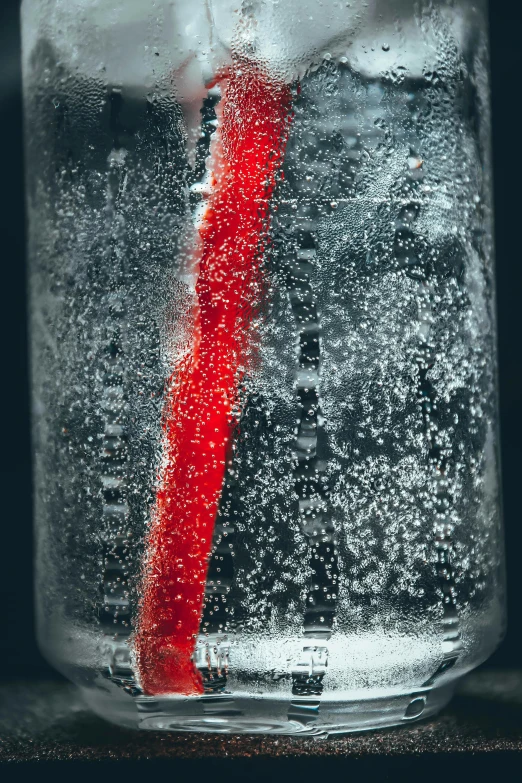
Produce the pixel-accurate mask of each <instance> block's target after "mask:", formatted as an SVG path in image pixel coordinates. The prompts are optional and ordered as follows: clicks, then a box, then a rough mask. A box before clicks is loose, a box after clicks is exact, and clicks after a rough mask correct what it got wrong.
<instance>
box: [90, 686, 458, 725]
mask: <svg viewBox="0 0 522 783" xmlns="http://www.w3.org/2000/svg"><path fill="white" fill-rule="evenodd" d="M455 685H456V682H451V683H449V684H447V685H443V686H439V687H436V688H430V689H418V690H413V691H412V692H410V693H407V694H404V693H403V694H399V695H397V694H394V695H390V696H384V697H380V698H371V699H364V700H362V699H361V700H347V699H342V700H341V699H336V700H332V699H327V698H324V697H314V696H311V697H296V698H293V699H291V700H286V699H280V698H279V699H274V698H270V697H269V698H266V697H263V696H259V697H253V696H250V697H246V696H235V695H232V694H226V693H222V694H217V695H212V696H210V695H209V696H201V697H180V696H162V697H152V696H139V697H136V698H134V699H131V698H128V699H125V701H124V700H119V699H117V700H112V699H109V698H107V696H106V695H105V694H102V693H100V692H99V691H95V690H91V689H89V690H87V689H82V690H83V691H84V695H85V697H86V699H87V702H88V704H89V706H90V707H91V708H92V709H93V710H94V711H95V712H96V713H97V714H98V715H100V716H102V717H104V718H105V719H106V720H110V721H111V722H113V723H117V724H119V725H120V726H122V725H123V726H126V727H128V728H130V727H132V728H137V729H140V730H145V731H172V732H203V733H212V734H278V735H291V736H303V737H311V736H313V737H323V738H325V737H328V736H334V735H335V736H338V735H341V734H348V733H350V732H357V731H369V730H372V729H382V728H387V727H390V726H397V725H400V724H408V723H412V722H414V721H418V720H424V719H426V718H430V717H433V716H434V715H436V714H437V713H438V712H439V711H440V710H441V709H442V708H443V707H445V706H446V705H447V704H448V702H449V701H450V699H451V697H452V695H453V692H454V690H455Z"/></svg>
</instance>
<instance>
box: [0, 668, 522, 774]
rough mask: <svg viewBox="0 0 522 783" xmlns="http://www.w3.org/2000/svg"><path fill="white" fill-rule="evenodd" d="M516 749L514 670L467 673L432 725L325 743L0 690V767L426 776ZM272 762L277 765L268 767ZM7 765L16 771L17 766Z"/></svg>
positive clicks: (23, 687)
mask: <svg viewBox="0 0 522 783" xmlns="http://www.w3.org/2000/svg"><path fill="white" fill-rule="evenodd" d="M521 751H522V671H520V670H504V671H495V670H488V669H485V670H482V671H478V672H474V673H472V674H470V675H469V676H468V677H467V678H465V679H464V680H463V682H462V684H461V686H460V687H459V689H458V692H457V695H456V696H455V698H454V699H453V701H452V702H451V704H450V706H448V707H447V708H446V709H445V710H444V711H443V712H442V713H441V714H440V715H439V716H438V717H437V718H435V719H432V720H429V721H426V722H420V723H417V724H411V725H409V726H401V727H398V728H394V729H387V730H381V731H374V732H366V733H359V734H350V735H346V736H344V737H335V738H332V739H327V740H325V739H313V738H308V739H305V738H294V737H281V736H279V737H276V736H274V737H268V736H262V735H251V736H233V735H232V736H229V735H227V736H223V735H216V734H214V735H212V734H208V735H207V734H205V735H203V734H182V733H179V734H175V733H167V732H159V731H154V732H153V731H142V732H139V731H132V730H126V729H121V728H119V727H117V726H113V725H112V724H109V723H107V722H105V721H104V720H102V719H101V718H99V717H97V716H96V715H94V714H93V713H91V712H90V711H89V710H88V708H87V707H86V706H85V704H84V702H83V701H82V698H81V695H80V694H79V692H78V691H77V690H76V689H75V688H74V686H72V685H69V684H68V683H66V682H62V681H47V682H41V681H40V682H39V681H28V682H8V683H7V682H5V683H3V684H2V683H0V762H19V763H24V762H25V763H26V764H34V763H35V762H38V764H39V765H40V766H41V764H42V762H54V763H55V765H56V766H58V763H59V766H61V767H68V768H69V769H70V767H71V763H72V764H73V765H74V763H81V764H84V765H85V764H86V763H90V762H93V761H96V762H104V763H107V762H113V765H114V762H115V761H117V762H118V764H119V765H120V766H121V765H122V764H123V765H125V763H126V762H127V763H128V762H132V765H133V768H135V767H136V764H138V765H139V764H142V763H143V762H147V763H148V764H149V765H150V763H151V762H152V763H157V762H163V763H165V762H172V760H176V763H177V765H178V766H177V769H185V768H186V769H187V770H188V771H190V770H191V769H192V770H194V771H196V768H197V765H198V764H199V765H201V763H202V762H207V769H208V762H209V760H212V764H213V765H214V766H213V769H214V770H216V771H217V770H218V768H219V764H220V761H221V762H224V764H222V765H221V766H222V767H223V769H224V770H225V771H226V770H228V773H230V771H232V772H233V771H234V770H239V769H240V768H241V771H242V774H243V775H246V776H247V778H249V779H250V780H253V779H261V778H260V777H257V775H260V776H261V777H262V778H263V779H266V777H269V778H270V777H271V778H272V779H273V774H272V772H271V771H270V770H271V769H272V770H273V769H277V770H279V772H281V770H282V769H283V768H284V764H285V763H286V764H287V765H288V763H291V767H290V768H291V769H294V770H297V768H298V767H299V765H301V766H300V769H302V770H304V769H306V771H308V772H310V773H311V772H312V771H313V769H314V764H315V765H317V762H318V761H320V762H321V763H320V769H322V770H325V771H328V769H330V768H331V769H332V770H334V767H332V763H334V762H337V763H339V761H340V760H342V761H343V762H344V763H345V766H344V767H343V768H344V769H346V763H347V762H349V761H354V760H359V761H361V760H362V761H364V760H366V761H373V762H374V763H375V762H378V760H379V759H381V761H382V759H386V761H387V769H389V768H390V767H389V765H390V763H391V764H393V761H394V760H399V761H400V760H401V759H402V761H405V760H409V762H411V761H412V760H415V759H419V758H423V759H426V758H429V759H431V761H432V763H433V764H434V765H435V766H434V767H433V769H435V767H436V766H437V763H439V766H440V762H441V761H442V760H444V759H446V761H447V759H448V758H453V759H456V760H457V763H461V762H462V760H463V758H466V759H468V761H469V759H473V760H474V763H476V762H477V761H478V762H479V763H480V764H481V765H482V764H483V763H484V762H487V761H488V760H489V761H491V759H492V758H493V757H494V758H495V759H496V762H495V763H497V762H498V759H505V758H506V757H508V756H509V757H511V758H513V756H514V755H516V756H517V757H518V754H520V752H521ZM275 760H277V762H278V763H277V765H276V766H274V764H273V763H272V767H270V764H268V766H267V762H270V761H272V762H274V761H275ZM521 761H522V759H521ZM180 763H181V767H180V766H179V765H180ZM216 763H217V766H215V764H216ZM325 763H326V766H325ZM227 764H228V767H227ZM263 764H264V765H265V766H264V767H263ZM281 764H283V766H281ZM292 764H293V766H292ZM304 764H306V767H305V766H304ZM328 764H330V767H329V766H328ZM245 765H246V766H245ZM296 765H297V766H296ZM11 766H12V765H11ZM14 766H15V767H17V768H18V769H19V765H18V764H16V763H15V764H14ZM101 766H103V764H102V765H101ZM101 766H100V765H98V768H99V769H100V770H101ZM91 768H92V764H91ZM495 768H497V767H495ZM4 769H5V767H4ZM427 769H428V770H429V769H430V767H429V766H428V767H427ZM468 769H469V767H468ZM521 770H522V764H521ZM228 773H227V779H230V774H228ZM521 776H522V775H521ZM385 777H386V778H387V777H388V776H387V775H386V776H385ZM232 778H234V775H232ZM215 779H216V778H215V775H213V780H215ZM379 779H381V778H379ZM423 779H426V775H425V774H423Z"/></svg>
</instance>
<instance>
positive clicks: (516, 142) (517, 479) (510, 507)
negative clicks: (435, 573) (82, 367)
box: [0, 0, 522, 679]
mask: <svg viewBox="0 0 522 783" xmlns="http://www.w3.org/2000/svg"><path fill="white" fill-rule="evenodd" d="M19 5H20V0H0V199H1V209H0V226H1V231H0V243H1V244H0V247H1V248H2V261H1V264H2V270H3V271H2V273H1V274H2V277H1V278H0V280H3V283H2V284H1V288H0V395H1V400H0V432H1V433H2V436H3V438H2V445H1V448H0V513H1V514H2V533H1V536H0V677H2V676H3V677H7V678H13V679H14V678H19V677H24V678H28V677H38V676H58V675H54V674H53V672H52V670H51V669H50V667H49V666H48V665H47V664H46V663H45V661H44V660H43V658H42V657H41V656H40V654H39V652H38V650H37V647H36V644H35V640H34V631H33V625H34V619H33V602H32V591H33V579H32V556H33V550H32V522H31V458H30V432H29V395H28V372H27V331H26V298H25V297H26V294H25V274H26V272H25V236H24V196H23V145H22V117H21V108H22V107H21V95H20V89H21V85H20V67H19V50H20V43H19V35H20V33H19V19H18V16H19ZM490 22H491V64H492V100H493V162H494V172H495V210H496V252H497V281H498V321H499V356H500V403H501V428H502V460H503V488H504V519H505V527H506V553H507V569H508V635H507V638H506V640H505V641H504V643H503V645H502V646H501V647H500V649H499V650H498V651H497V652H496V653H495V655H494V656H493V658H492V659H490V661H489V662H488V664H486V665H488V666H497V667H519V666H520V665H521V664H522V656H521V654H520V644H521V642H522V607H521V601H520V598H519V596H520V595H521V594H522V582H521V581H519V578H520V577H521V573H520V572H521V569H522V562H521V557H520V555H521V552H522V525H521V524H520V519H519V497H520V495H521V493H522V395H521V385H522V365H521V356H520V347H519V346H520V337H521V328H520V320H521V318H522V257H521V252H520V250H521V242H520V239H519V238H520V236H521V232H522V226H521V221H522V215H521V214H520V203H521V199H520V192H521V190H522V156H521V155H520V147H521V144H520V136H521V123H520V118H519V113H520V97H519V95H520V80H519V76H518V74H519V71H520V61H521V57H522V37H521V30H522V4H521V3H519V2H517V0H491V8H490ZM519 628H520V630H519Z"/></svg>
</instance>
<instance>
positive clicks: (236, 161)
mask: <svg viewBox="0 0 522 783" xmlns="http://www.w3.org/2000/svg"><path fill="white" fill-rule="evenodd" d="M219 81H220V82H221V86H222V91H223V95H222V99H221V102H220V104H219V106H218V109H219V115H218V117H219V124H218V131H217V134H216V136H217V137H216V139H215V141H214V142H213V150H214V152H213V161H212V164H213V168H214V171H213V174H214V189H213V191H212V193H211V195H210V197H209V200H208V202H207V208H206V212H205V215H204V217H203V220H202V225H201V227H200V229H199V235H200V241H199V244H198V248H197V250H196V258H195V261H196V265H197V267H199V269H198V280H197V284H196V294H197V305H196V308H195V312H194V323H195V328H194V334H193V342H192V346H191V353H190V355H189V356H188V357H186V358H185V359H184V360H183V361H181V362H179V363H178V365H177V366H176V367H175V371H174V373H173V376H172V379H171V384H170V389H169V391H168V394H167V398H166V402H165V409H164V421H163V429H164V439H163V466H162V468H161V470H160V475H159V483H158V491H157V495H156V501H155V505H154V508H153V513H152V522H151V528H150V532H149V535H148V538H147V542H146V559H145V564H146V565H145V568H144V577H143V582H142V586H141V596H142V597H141V601H140V607H139V616H138V622H137V628H136V635H135V650H136V657H137V663H138V668H139V677H140V682H141V687H142V689H143V691H144V693H146V694H149V695H159V694H166V693H179V694H198V693H203V681H202V677H201V675H200V673H199V671H198V670H197V669H196V667H195V665H194V663H193V661H192V656H193V653H194V650H195V646H196V642H197V635H198V631H199V626H200V621H201V615H202V610H203V601H204V594H205V583H206V578H207V569H208V561H209V557H210V554H211V547H212V536H213V528H214V523H215V520H216V515H217V511H218V506H219V500H220V496H221V490H222V486H223V479H224V475H225V468H226V463H227V459H228V458H229V453H230V446H231V438H232V435H233V430H234V418H233V410H234V407H235V406H236V404H237V402H238V389H239V384H240V381H241V375H242V373H243V372H244V368H245V365H246V363H247V361H248V354H249V351H251V343H252V339H251V331H252V330H251V322H252V318H253V316H255V315H256V313H257V311H258V307H259V301H260V298H261V296H262V292H263V285H262V282H263V281H262V274H261V262H262V254H263V250H264V248H265V247H266V244H267V240H268V227H269V202H270V197H271V194H272V192H273V189H274V186H275V181H276V174H277V171H278V169H279V167H280V165H281V162H282V159H283V155H284V149H285V145H286V140H287V136H288V127H289V122H290V112H291V91H290V88H289V87H288V86H287V85H285V84H283V83H280V82H277V81H274V80H272V79H270V78H268V77H267V76H266V75H265V74H263V73H262V72H261V71H260V70H258V69H257V68H256V67H254V66H252V64H249V63H246V62H235V63H234V65H233V66H232V68H231V69H230V71H229V72H228V73H227V74H226V76H224V77H222V78H221V79H220V80H219Z"/></svg>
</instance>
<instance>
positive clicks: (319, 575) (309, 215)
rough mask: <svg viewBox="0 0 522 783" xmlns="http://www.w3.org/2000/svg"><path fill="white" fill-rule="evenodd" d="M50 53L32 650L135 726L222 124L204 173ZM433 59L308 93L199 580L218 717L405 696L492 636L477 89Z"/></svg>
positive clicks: (36, 204) (205, 656) (490, 453)
mask: <svg viewBox="0 0 522 783" xmlns="http://www.w3.org/2000/svg"><path fill="white" fill-rule="evenodd" d="M38 47H39V48H38V49H37V50H35V51H36V52H37V54H36V55H35V60H38V61H39V62H40V63H42V62H43V63H44V65H45V68H47V70H48V76H47V83H44V82H43V81H40V82H39V81H37V80H36V81H35V84H34V85H33V87H32V88H31V89H32V90H33V95H34V96H36V97H38V96H40V98H38V100H35V101H34V103H33V105H32V108H29V113H31V112H36V117H37V118H38V122H39V125H38V127H39V130H38V134H40V135H38V134H37V135H36V138H35V140H34V141H33V142H32V143H31V141H30V142H29V158H30V162H31V155H32V156H33V157H32V160H34V161H36V160H37V157H38V143H39V142H42V143H44V144H45V145H46V146H47V148H48V149H49V150H50V155H49V160H48V161H45V160H44V161H42V160H38V164H37V166H36V168H35V170H36V171H37V173H36V174H35V173H33V174H31V175H30V178H29V184H30V195H29V198H30V202H29V204H30V216H31V221H32V230H31V255H32V258H33V267H32V272H31V285H32V311H33V340H34V347H33V356H34V360H35V364H34V368H33V383H34V390H35V411H36V412H35V431H36V438H35V448H36V453H37V477H36V481H37V516H38V524H39V527H38V530H39V558H40V570H39V577H38V578H39V593H40V597H39V598H40V625H41V630H40V636H41V639H42V645H43V647H44V649H45V650H46V652H47V654H48V655H49V657H51V658H52V659H53V660H54V661H55V662H56V664H57V665H58V666H59V667H61V668H62V669H63V670H65V671H67V673H68V674H69V676H72V678H73V679H75V678H76V679H77V678H78V677H77V675H75V673H74V672H77V671H82V672H83V674H82V677H86V676H87V678H89V676H88V675H86V674H85V673H86V672H87V673H88V672H90V673H91V675H90V676H91V679H92V678H94V679H92V683H93V687H97V686H95V682H98V680H97V679H96V678H97V677H98V673H101V674H102V675H103V677H105V678H108V681H110V680H112V682H113V684H115V685H116V686H118V687H121V689H122V691H123V693H124V694H125V696H128V697H129V698H132V694H136V693H138V692H139V687H138V686H139V683H138V682H136V676H135V675H136V673H135V671H133V661H132V655H131V649H129V646H128V640H129V634H130V633H131V631H132V628H133V622H134V619H135V616H136V606H137V601H138V592H137V591H138V589H139V579H140V574H141V564H142V558H143V541H144V534H145V531H146V527H147V524H148V522H149V519H150V509H151V505H152V503H153V499H154V493H155V482H156V476H157V471H158V465H159V463H160V460H161V416H162V401H163V395H164V385H165V382H166V379H167V378H168V377H169V374H170V368H171V366H172V361H173V357H174V356H176V355H177V354H178V353H179V351H181V350H183V349H184V348H185V347H186V345H187V340H188V335H189V333H190V319H189V317H188V314H189V313H190V307H191V302H192V299H193V296H194V293H193V277H191V274H192V271H191V270H190V267H189V264H188V259H189V255H190V254H189V251H188V249H187V248H189V247H190V244H191V236H192V232H193V230H194V229H193V220H194V216H195V213H196V211H197V207H198V200H199V198H200V197H199V196H198V195H197V188H196V189H194V188H192V192H191V191H190V187H191V185H194V183H198V182H200V181H201V179H202V178H203V176H204V165H205V158H206V156H207V155H208V149H209V139H210V134H211V131H212V130H213V128H214V125H213V119H214V114H213V108H214V104H215V101H216V96H215V95H209V96H208V97H207V99H206V100H205V102H204V104H203V105H202V106H201V113H200V120H201V137H200V139H199V141H198V142H197V144H196V152H195V157H192V158H191V157H190V156H189V155H188V153H187V143H186V142H187V140H186V136H185V130H184V128H185V126H184V119H183V115H182V112H181V109H180V107H179V105H177V104H176V103H175V101H174V100H173V99H172V97H171V96H170V95H169V94H166V93H157V94H153V93H152V92H150V91H149V92H147V91H146V90H142V89H138V88H129V87H124V88H121V87H119V86H117V85H114V84H108V85H107V84H104V83H103V82H102V81H99V80H97V79H95V78H93V79H85V78H82V79H80V78H79V77H78V76H77V75H76V74H74V73H72V72H69V71H68V70H67V69H66V68H65V67H64V66H63V65H60V64H59V62H58V58H57V57H56V56H55V54H54V53H53V49H52V46H51V45H50V44H49V43H48V42H47V41H41V42H40V44H38ZM439 57H440V63H441V64H442V63H444V69H442V65H441V66H440V70H437V71H433V70H429V71H426V72H425V73H424V74H423V75H422V77H419V78H415V79H413V78H408V77H407V75H405V74H404V73H402V72H400V71H398V72H390V73H388V74H386V75H384V76H381V77H379V78H369V77H364V76H362V75H360V74H357V73H356V72H354V71H353V70H352V69H351V68H350V67H349V66H348V65H347V64H343V63H342V62H335V61H333V60H323V62H322V64H321V65H320V66H319V67H316V68H313V69H311V70H310V71H309V72H308V73H307V74H306V75H305V76H304V77H303V78H302V79H301V83H300V92H299V94H298V95H296V98H295V103H294V110H295V117H294V120H293V124H292V129H291V134H290V138H289V142H288V148H287V151H286V156H285V161H284V165H283V171H284V179H282V181H281V182H280V183H279V186H278V188H277V191H276V193H275V195H274V197H273V199H272V202H273V203H272V213H273V214H272V223H271V246H270V248H269V250H268V252H267V253H266V254H265V259H264V274H265V276H266V281H267V286H266V298H265V299H264V301H263V303H262V306H261V312H260V315H259V316H258V319H257V338H256V345H255V351H253V360H252V364H251V366H249V367H248V368H247V373H246V376H245V381H244V389H243V392H242V395H241V409H242V410H241V420H240V427H239V434H238V436H237V439H236V442H235V452H234V460H233V465H232V467H231V470H230V471H229V472H228V475H227V476H226V481H225V486H224V488H223V493H222V498H221V505H220V512H219V515H218V519H217V524H216V529H215V537H214V551H213V556H212V559H211V562H210V566H209V574H208V580H207V590H206V603H205V607H204V611H203V616H202V624H201V633H200V639H199V643H198V649H197V653H196V661H197V665H198V666H199V668H200V669H201V671H202V673H203V676H204V679H205V687H206V691H207V693H208V694H220V693H222V694H223V693H231V694H233V695H234V694H235V695H236V696H238V697H239V696H241V697H243V696H245V695H251V696H254V695H255V696H257V697H266V698H275V699H282V700H286V701H288V702H289V703H291V702H292V700H295V699H296V698H297V699H299V698H303V697H308V698H311V697H314V698H322V699H327V700H328V699H329V698H330V699H332V698H334V697H335V698H338V699H347V700H349V699H353V698H357V694H359V695H360V694H364V695H365V697H368V695H369V694H373V695H374V696H375V698H379V697H380V696H382V695H383V694H388V695H389V694H393V693H402V694H404V693H406V694H407V693H409V692H410V691H413V690H414V689H422V688H427V689H429V688H431V687H432V686H433V685H434V684H436V685H439V684H444V683H445V682H449V681H451V680H452V679H454V678H455V677H456V676H458V675H459V674H461V673H462V672H464V671H466V670H468V669H469V668H471V667H473V666H475V665H477V663H479V662H480V661H481V660H483V659H484V658H485V657H487V655H488V654H489V653H490V652H491V650H492V649H493V648H494V646H495V645H496V643H497V640H498V638H499V636H500V633H501V626H502V612H501V609H500V605H501V594H502V576H501V562H502V552H501V536H500V532H499V496H498V478H497V476H498V465H497V451H496V407H495V406H496V398H495V365H494V360H493V356H494V317H493V310H492V307H493V305H492V289H493V277H492V275H493V272H492V260H491V215H490V206H489V200H488V199H489V195H488V193H489V187H490V182H489V178H488V176H489V175H488V171H489V169H488V165H489V164H488V158H487V138H486V137H484V135H481V134H483V131H482V130H481V125H480V119H481V116H480V115H481V112H482V111H483V110H484V106H485V104H486V102H487V95H486V93H485V82H484V78H485V77H484V71H483V67H482V66H481V64H480V62H478V61H475V64H474V66H473V67H474V68H475V70H474V71H473V70H468V71H467V72H466V71H464V69H463V63H464V64H466V62H467V61H466V60H465V58H463V57H462V56H461V55H460V54H456V53H455V52H453V54H452V52H451V51H450V47H449V46H448V48H447V49H442V50H441V51H440V53H439ZM468 65H469V63H468ZM45 68H43V69H42V72H45ZM46 85H52V87H49V86H46ZM60 85H61V86H60ZM51 93H52V96H53V101H49V96H50V95H51ZM38 101H40V103H39V102H38ZM31 144H32V145H33V146H31ZM30 165H31V163H30ZM35 165H36V164H35Z"/></svg>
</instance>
